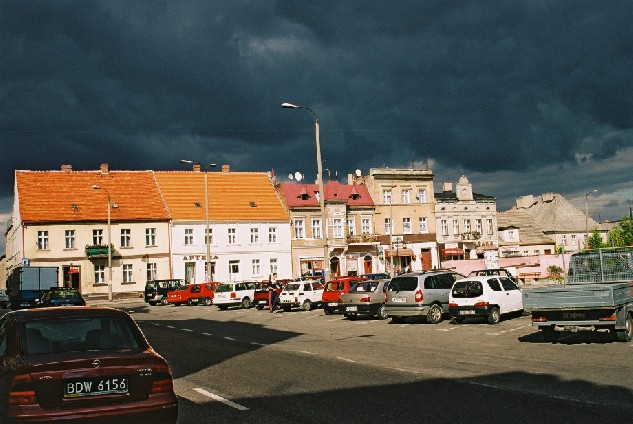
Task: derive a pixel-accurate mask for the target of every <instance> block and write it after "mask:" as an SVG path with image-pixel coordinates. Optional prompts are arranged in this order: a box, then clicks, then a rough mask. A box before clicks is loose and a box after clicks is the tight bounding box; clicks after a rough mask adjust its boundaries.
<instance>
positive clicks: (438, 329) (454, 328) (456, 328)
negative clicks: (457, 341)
mask: <svg viewBox="0 0 633 424" xmlns="http://www.w3.org/2000/svg"><path fill="white" fill-rule="evenodd" d="M459 328H460V327H459V326H454V327H451V328H436V330H437V331H454V330H458V329H459Z"/></svg>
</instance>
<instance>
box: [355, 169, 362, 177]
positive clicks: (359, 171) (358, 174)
mask: <svg viewBox="0 0 633 424" xmlns="http://www.w3.org/2000/svg"><path fill="white" fill-rule="evenodd" d="M361 175H363V173H362V171H361V170H360V169H357V170H356V176H357V177H360V176H361Z"/></svg>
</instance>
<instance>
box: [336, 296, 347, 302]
mask: <svg viewBox="0 0 633 424" xmlns="http://www.w3.org/2000/svg"><path fill="white" fill-rule="evenodd" d="M336 301H337V302H338V303H345V302H343V299H341V298H340V297H339V298H338V299H336Z"/></svg>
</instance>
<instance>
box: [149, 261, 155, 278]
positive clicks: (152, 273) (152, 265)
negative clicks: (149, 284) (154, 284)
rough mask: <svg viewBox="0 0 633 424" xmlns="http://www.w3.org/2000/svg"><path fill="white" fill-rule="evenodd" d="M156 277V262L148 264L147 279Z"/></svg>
mask: <svg viewBox="0 0 633 424" xmlns="http://www.w3.org/2000/svg"><path fill="white" fill-rule="evenodd" d="M155 279H156V262H149V263H148V264H147V281H149V280H155Z"/></svg>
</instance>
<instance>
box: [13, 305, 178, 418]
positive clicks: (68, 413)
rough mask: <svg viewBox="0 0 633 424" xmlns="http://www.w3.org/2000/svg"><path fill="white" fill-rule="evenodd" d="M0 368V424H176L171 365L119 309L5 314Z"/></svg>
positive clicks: (60, 310)
mask: <svg viewBox="0 0 633 424" xmlns="http://www.w3.org/2000/svg"><path fill="white" fill-rule="evenodd" d="M0 369H2V374H1V375H0V422H1V423H26V422H29V423H32V422H42V423H43V422H82V423H83V422H115V423H116V422H118V423H120V422H128V421H134V422H151V423H164V424H175V423H176V421H177V417H178V399H177V398H176V394H175V393H174V389H173V379H172V374H171V370H170V368H169V365H168V364H167V362H166V361H165V359H163V358H162V357H161V356H160V355H159V354H158V353H156V352H155V351H154V350H153V349H152V347H151V346H150V345H149V344H148V343H147V340H146V339H145V337H144V335H143V333H142V332H141V330H140V329H139V327H138V326H137V325H136V323H135V322H134V321H133V320H132V318H131V317H130V316H129V315H128V314H127V313H126V312H124V311H121V310H118V309H112V308H100V307H85V306H83V307H82V306H79V307H73V308H38V309H32V310H19V311H12V312H8V313H7V314H6V315H4V316H3V317H2V318H1V319H0ZM73 420H74V421H73Z"/></svg>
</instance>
